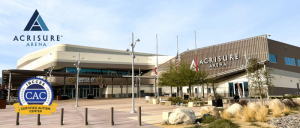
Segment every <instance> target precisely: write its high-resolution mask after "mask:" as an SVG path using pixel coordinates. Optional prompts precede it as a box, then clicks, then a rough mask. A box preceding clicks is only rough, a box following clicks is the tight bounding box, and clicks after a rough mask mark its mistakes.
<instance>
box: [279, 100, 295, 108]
mask: <svg viewBox="0 0 300 128" xmlns="http://www.w3.org/2000/svg"><path fill="white" fill-rule="evenodd" d="M282 102H283V103H284V105H285V106H289V107H295V104H294V103H293V102H292V101H291V100H290V99H283V100H282Z"/></svg>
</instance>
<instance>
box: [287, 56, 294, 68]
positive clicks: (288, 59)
mask: <svg viewBox="0 0 300 128" xmlns="http://www.w3.org/2000/svg"><path fill="white" fill-rule="evenodd" d="M285 64H286V65H293V66H296V60H295V58H290V57H285Z"/></svg>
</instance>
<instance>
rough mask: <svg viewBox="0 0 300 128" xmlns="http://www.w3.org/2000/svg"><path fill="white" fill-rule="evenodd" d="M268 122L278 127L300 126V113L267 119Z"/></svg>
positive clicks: (292, 127) (295, 127)
mask: <svg viewBox="0 0 300 128" xmlns="http://www.w3.org/2000/svg"><path fill="white" fill-rule="evenodd" d="M267 124H269V125H272V126H274V127H276V128H280V127H282V128H299V127H300V115H299V114H298V115H289V116H284V117H279V118H276V119H271V120H269V121H267Z"/></svg>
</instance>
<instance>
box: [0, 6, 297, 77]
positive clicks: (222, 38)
mask: <svg viewBox="0 0 300 128" xmlns="http://www.w3.org/2000/svg"><path fill="white" fill-rule="evenodd" d="M299 5H300V1H296V0H294V1H293V0H289V1H283V0H263V1H261V0H251V1H250V0H215V1H214V0H207V1H206V0H195V1H192V0H181V1H177V0H95V1H90V0H89V1H87V0H82V1H75V0H34V1H31V0H26V1H24V0H23V1H15V0H0V48H1V49H0V60H1V61H0V70H3V69H15V68H16V66H17V61H18V60H19V59H20V58H22V57H23V56H24V55H26V54H28V53H30V52H33V51H36V50H39V49H43V48H45V47H26V43H27V42H26V41H25V42H21V41H19V42H16V41H13V38H14V36H15V35H18V36H19V35H63V37H62V38H61V41H60V42H50V41H49V42H47V47H49V46H53V45H55V44H75V45H83V46H91V47H101V48H109V49H118V50H126V48H128V47H129V40H131V33H132V32H134V34H135V39H137V38H139V39H140V40H141V42H139V43H138V44H137V45H136V48H135V51H137V52H146V53H155V52H156V51H155V47H156V46H155V35H156V34H158V42H159V54H163V55H171V56H175V55H176V36H177V35H178V36H179V47H180V48H179V52H180V53H181V52H183V51H185V50H187V49H193V48H194V42H195V37H194V31H195V30H196V31H197V47H205V46H209V45H214V44H220V43H225V42H229V41H235V40H239V39H243V38H248V37H249V36H258V35H262V34H271V35H272V36H271V37H270V38H271V39H274V40H278V41H281V42H285V43H288V44H292V45H295V46H298V47H300V43H299V41H300V36H299V34H300V32H299V31H300V29H299V28H300V25H299V22H300V11H299ZM36 9H37V10H38V11H39V13H40V15H41V16H42V18H43V20H44V22H45V23H46V25H47V27H48V29H49V31H48V32H45V31H44V32H28V31H23V30H24V28H25V26H26V24H27V23H28V21H29V19H30V18H31V16H32V14H33V12H34V11H35V10H36ZM249 33H250V34H249ZM0 73H1V72H0ZM0 75H1V74H0Z"/></svg>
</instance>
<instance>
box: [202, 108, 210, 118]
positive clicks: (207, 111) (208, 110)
mask: <svg viewBox="0 0 300 128" xmlns="http://www.w3.org/2000/svg"><path fill="white" fill-rule="evenodd" d="M205 113H210V107H201V109H200V114H201V116H202V117H203V115H204V114H205Z"/></svg>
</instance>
